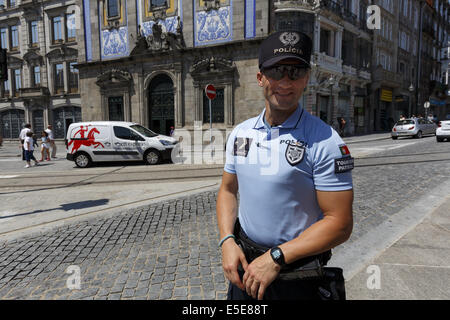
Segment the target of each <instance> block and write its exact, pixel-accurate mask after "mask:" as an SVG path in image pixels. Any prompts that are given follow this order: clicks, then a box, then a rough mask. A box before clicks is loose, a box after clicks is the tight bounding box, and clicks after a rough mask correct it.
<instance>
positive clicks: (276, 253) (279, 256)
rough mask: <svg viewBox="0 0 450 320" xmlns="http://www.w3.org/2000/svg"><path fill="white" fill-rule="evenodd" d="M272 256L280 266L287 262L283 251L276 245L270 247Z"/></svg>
mask: <svg viewBox="0 0 450 320" xmlns="http://www.w3.org/2000/svg"><path fill="white" fill-rule="evenodd" d="M270 256H271V257H272V259H273V261H275V263H277V264H278V265H280V267H283V266H284V265H285V264H286V262H285V261H284V255H283V251H281V249H280V248H279V247H274V248H272V249H270Z"/></svg>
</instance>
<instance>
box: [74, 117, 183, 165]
mask: <svg viewBox="0 0 450 320" xmlns="http://www.w3.org/2000/svg"><path fill="white" fill-rule="evenodd" d="M177 143H178V141H177V140H176V139H174V138H172V137H169V136H164V135H160V134H157V133H155V132H153V131H151V130H149V129H147V128H145V127H143V126H141V125H139V124H137V123H133V122H122V121H95V122H94V121H93V122H77V123H72V124H71V125H70V126H69V128H68V130H67V139H66V147H67V156H66V158H67V160H70V161H75V164H76V165H77V166H78V167H80V168H86V167H89V166H90V165H91V164H92V162H96V161H99V162H100V161H145V162H146V163H147V164H157V163H159V162H160V161H161V160H163V159H170V156H171V152H172V149H173V148H174V147H175V145H176V144H177Z"/></svg>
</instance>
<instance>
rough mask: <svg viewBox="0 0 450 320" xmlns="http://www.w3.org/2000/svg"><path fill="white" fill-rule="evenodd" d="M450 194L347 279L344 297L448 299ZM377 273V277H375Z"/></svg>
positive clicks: (449, 293) (449, 276)
mask: <svg viewBox="0 0 450 320" xmlns="http://www.w3.org/2000/svg"><path fill="white" fill-rule="evenodd" d="M449 239H450V196H448V197H447V199H446V200H445V201H444V202H443V203H442V204H441V205H440V206H439V207H438V208H437V209H435V210H434V211H433V212H432V213H431V214H430V215H429V216H427V217H426V218H425V219H424V221H423V222H422V223H420V224H419V225H417V226H416V227H415V228H414V229H413V230H412V231H410V232H409V233H407V234H406V235H405V236H403V237H402V238H401V239H399V240H398V241H397V242H396V243H395V244H394V245H392V246H391V247H389V248H387V249H386V251H384V252H382V253H381V254H380V255H379V256H378V257H377V258H376V259H375V260H373V261H372V262H371V263H370V264H369V265H367V267H366V268H364V269H363V270H361V271H360V272H359V273H358V274H357V275H356V276H354V277H353V278H352V279H350V280H349V281H348V282H347V285H346V287H347V298H348V299H351V300H353V299H359V300H361V299H363V300H391V299H396V300H405V299H407V300H423V299H427V300H448V299H450V289H449V288H450V241H449ZM377 276H379V277H377Z"/></svg>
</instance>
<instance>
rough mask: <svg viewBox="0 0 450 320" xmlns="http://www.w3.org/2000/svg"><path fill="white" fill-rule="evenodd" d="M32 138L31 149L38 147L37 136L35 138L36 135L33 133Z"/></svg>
mask: <svg viewBox="0 0 450 320" xmlns="http://www.w3.org/2000/svg"><path fill="white" fill-rule="evenodd" d="M32 138H33V148H34V147H36V148H37V147H39V144H38V143H37V136H36V134H34V133H33V136H32Z"/></svg>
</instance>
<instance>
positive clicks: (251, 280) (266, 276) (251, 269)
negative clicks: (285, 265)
mask: <svg viewBox="0 0 450 320" xmlns="http://www.w3.org/2000/svg"><path fill="white" fill-rule="evenodd" d="M280 269H281V267H280V266H279V265H278V264H277V263H275V261H273V259H272V257H271V256H270V250H269V251H267V252H266V253H264V254H263V255H261V256H259V257H258V258H256V259H255V260H253V261H252V263H250V265H249V266H248V267H247V270H246V272H245V274H244V278H243V281H244V286H245V290H246V291H247V294H248V295H250V296H252V297H253V298H254V299H256V298H257V299H258V300H262V299H263V297H264V292H265V291H266V289H267V287H268V286H269V285H270V284H271V283H272V282H273V281H274V280H275V279H276V278H277V276H278V273H279V272H280Z"/></svg>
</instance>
